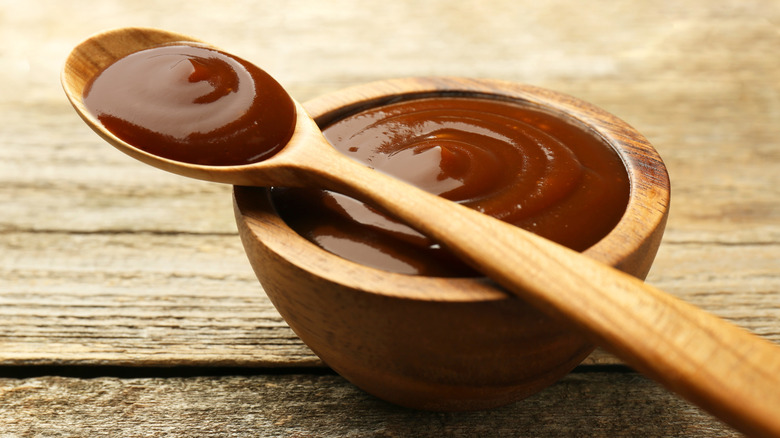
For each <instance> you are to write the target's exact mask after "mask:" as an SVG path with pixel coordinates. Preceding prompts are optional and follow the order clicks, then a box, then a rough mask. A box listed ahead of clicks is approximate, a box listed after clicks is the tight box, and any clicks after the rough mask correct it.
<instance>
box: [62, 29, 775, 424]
mask: <svg viewBox="0 0 780 438" xmlns="http://www.w3.org/2000/svg"><path fill="white" fill-rule="evenodd" d="M171 41H185V42H186V41H189V42H197V41H196V40H195V39H193V38H189V37H186V36H182V35H177V34H173V33H170V32H164V31H157V30H150V29H139V28H129V29H119V30H116V31H112V32H107V33H103V34H99V35H96V36H94V37H92V38H90V39H89V40H87V41H85V42H84V43H82V44H80V45H79V46H77V47H76V48H75V49H74V51H73V53H72V54H71V55H70V56H69V57H68V59H67V61H66V65H65V69H64V71H63V74H62V83H63V87H64V89H65V92H66V95H67V96H68V98H69V99H70V101H71V103H72V104H73V106H74V108H75V109H76V111H77V112H78V113H79V114H80V115H81V117H82V119H83V120H84V121H85V122H86V123H87V124H88V125H90V126H91V127H92V129H93V130H95V131H96V132H97V133H98V134H99V135H101V136H102V137H103V138H104V139H106V140H107V141H108V142H109V143H111V144H112V145H114V146H115V147H117V148H118V149H120V150H122V151H123V152H125V153H127V154H129V155H131V156H133V157H135V158H137V159H139V160H141V161H144V162H146V163H148V164H151V165H154V166H157V167H159V168H162V169H164V170H167V171H171V172H174V173H178V174H181V175H185V176H189V177H194V178H200V179H205V180H210V181H216V182H223V183H229V184H235V185H245V186H246V185H249V186H252V185H254V186H297V187H310V188H324V189H329V190H332V191H335V192H338V193H342V194H345V195H348V196H351V197H353V198H356V199H358V200H361V201H364V202H366V203H368V204H371V205H375V206H377V207H378V208H379V209H382V210H384V211H386V212H387V213H389V214H390V215H392V216H395V217H396V218H398V219H399V220H400V221H402V222H404V223H405V224H407V225H409V226H410V227H412V228H414V229H416V230H417V231H419V232H420V233H422V234H424V235H426V236H428V237H429V238H431V239H433V240H434V241H436V242H439V243H440V244H441V245H443V246H445V247H447V248H448V249H449V250H451V251H452V252H453V253H454V254H456V255H457V256H458V257H460V258H461V259H462V260H463V261H465V262H466V263H468V264H470V265H471V266H472V267H474V268H475V269H476V270H477V271H479V272H481V273H483V274H485V276H486V277H488V278H490V280H491V281H493V282H495V283H496V284H498V285H500V286H501V287H502V290H504V291H506V292H507V293H511V294H513V295H516V296H518V297H520V298H522V299H523V300H525V301H526V302H528V303H530V304H531V305H532V306H534V307H535V308H536V309H538V310H540V311H541V312H543V313H545V314H547V315H549V316H550V317H551V318H555V319H557V320H559V321H562V322H564V323H566V324H568V325H570V326H572V327H575V328H576V330H578V331H579V332H580V333H582V334H583V335H584V336H586V337H587V338H588V339H589V340H590V341H591V342H593V343H594V344H596V345H599V346H602V347H604V348H606V349H608V350H609V351H611V352H612V353H614V354H615V355H617V356H618V357H620V358H621V359H623V360H624V361H626V363H628V364H629V365H631V366H633V367H635V368H637V369H638V370H640V371H642V372H643V373H645V374H646V375H648V376H650V377H652V378H654V379H656V380H657V381H659V382H660V383H662V384H663V385H665V386H666V387H667V388H669V389H670V390H672V391H675V392H677V393H679V394H680V395H682V396H684V397H686V398H688V399H689V400H691V401H693V402H694V403H697V404H698V405H700V406H701V407H703V408H704V409H706V410H708V411H710V412H711V413H713V414H714V415H717V416H718V417H719V418H721V419H723V420H724V421H726V422H728V423H730V424H732V425H734V426H735V427H737V428H738V429H740V430H742V431H743V432H746V433H748V434H751V435H756V436H762V435H763V436H780V416H777V415H776V414H777V412H778V410H780V348H778V347H777V346H775V345H773V344H771V343H770V342H768V341H766V340H763V339H761V338H759V337H757V336H754V335H752V334H750V333H748V332H747V331H745V330H743V329H740V328H738V327H735V326H733V325H731V324H728V323H726V322H725V321H723V320H721V319H719V318H716V317H714V316H712V315H710V314H707V313H706V312H704V311H702V310H701V309H698V308H696V307H694V306H691V305H690V304H687V303H684V302H682V301H680V300H678V299H676V298H674V297H672V296H670V295H669V294H666V293H664V292H662V291H660V290H658V289H656V288H654V287H652V286H649V285H646V284H644V283H643V282H642V281H641V280H640V279H637V278H636V277H634V276H632V275H629V274H627V273H625V272H621V271H620V270H619V269H615V267H611V266H609V265H607V264H605V263H602V262H600V261H598V260H594V259H593V258H590V257H587V256H584V255H582V254H580V253H577V252H575V251H572V250H569V249H567V248H565V247H562V246H560V245H557V244H555V243H553V242H550V241H548V240H546V239H544V238H541V237H539V236H536V235H533V234H531V233H529V232H527V231H524V230H522V229H520V228H518V227H514V226H512V225H509V224H507V223H505V222H502V221H500V220H497V219H494V218H491V217H489V216H486V215H483V214H481V213H479V212H477V211H474V210H471V209H469V208H467V207H464V206H462V205H459V204H457V203H453V202H450V201H447V200H444V199H443V198H440V197H437V196H435V195H431V194H429V193H427V192H424V191H422V190H419V189H416V188H414V187H412V186H409V185H407V184H405V183H403V182H401V181H399V180H396V179H394V178H392V177H389V176H387V175H384V174H381V173H379V172H376V171H373V170H371V169H369V168H367V167H365V166H363V165H361V164H358V163H357V162H354V161H351V160H350V159H348V158H346V157H345V156H343V155H341V154H340V153H339V152H337V151H336V150H335V149H334V148H332V147H330V145H329V144H328V142H327V141H326V140H325V139H324V137H323V135H322V133H321V132H320V130H319V128H318V126H317V124H316V123H315V122H314V120H313V119H311V117H310V116H309V115H308V113H307V112H306V111H305V110H304V108H303V107H302V106H300V105H299V104H296V109H297V118H296V125H295V130H294V133H293V134H292V138H291V139H290V141H289V142H288V144H287V145H286V146H285V147H284V148H283V149H282V150H281V151H280V152H279V153H277V154H276V155H274V156H273V157H271V158H270V159H268V160H266V161H263V162H260V163H255V164H248V165H240V166H202V165H193V164H188V163H182V162H178V161H172V160H168V159H164V158H161V157H157V156H154V155H151V154H148V153H145V152H143V151H142V150H141V149H139V148H136V147H135V146H133V145H129V144H127V143H125V142H123V141H122V140H120V139H119V138H117V137H116V136H114V135H113V134H111V132H109V131H108V130H107V129H106V128H105V127H104V126H102V125H101V124H100V122H99V121H98V120H97V119H96V118H95V117H92V116H90V115H89V113H88V112H86V110H85V107H84V105H83V101H82V96H83V91H84V90H83V88H84V86H85V85H86V84H87V83H88V81H89V79H90V78H91V77H92V76H94V75H95V74H97V73H98V72H99V71H100V69H101V68H102V66H105V65H107V64H108V63H111V62H113V61H114V60H118V59H119V58H121V57H122V56H125V55H126V54H128V53H130V52H133V51H138V50H140V49H143V48H147V47H153V46H156V45H159V44H161V43H166V42H171ZM466 82H467V83H469V81H466ZM470 83H472V84H474V86H475V88H477V89H481V90H482V91H476V92H477V93H483V95H485V96H491V90H490V89H489V88H488V89H485V87H480V86H479V84H477V83H475V82H470ZM521 94H522V93H521ZM530 94H534V93H530ZM493 95H494V94H493ZM535 96H536V98H537V100H539V96H542V98H541V101H551V100H552V101H555V102H556V105H555V106H558V107H560V106H563V107H567V108H571V109H572V110H573V111H574V108H575V107H576V108H578V109H577V110H576V111H575V112H576V113H577V114H579V115H581V117H580V116H578V117H575V118H577V119H579V120H580V121H581V122H583V123H585V124H586V125H587V126H592V127H593V128H594V130H595V131H596V132H598V133H604V132H609V133H611V136H610V137H611V139H613V140H618V141H620V142H623V143H626V144H631V145H633V147H634V148H637V149H639V150H645V151H652V147H651V146H650V145H649V144H648V143H647V141H646V140H645V139H644V137H642V136H641V135H639V134H638V133H636V131H634V130H633V129H631V128H630V127H629V126H628V125H626V124H625V123H624V122H622V121H620V120H619V119H617V118H616V117H614V116H611V115H609V114H608V113H605V112H603V111H601V110H598V109H596V108H594V107H592V106H591V105H584V104H582V103H581V102H579V101H576V100H572V99H570V98H560V97H558V95H555V94H554V93H553V94H549V93H544V92H541V93H536V94H535ZM659 166H662V163H661V161H660V159H659V158H658V157H657V156H655V155H653V156H652V159H651V160H650V162H649V164H648V165H647V166H646V167H645V168H643V169H641V171H642V172H643V173H644V172H647V173H649V174H654V173H655V174H657V172H658V168H659ZM646 194H648V195H649V197H648V198H647V199H645V200H644V202H646V204H644V207H643V208H646V209H650V210H663V211H665V209H666V208H667V203H668V180H665V179H663V178H661V179H659V178H655V179H653V180H652V184H651V185H650V186H649V187H647V192H646ZM632 198H633V194H632ZM664 215H665V213H664ZM441 218H446V220H441ZM642 220H644V216H643V215H639V216H637V217H632V218H630V221H642ZM260 223H262V222H260ZM656 225H658V223H656ZM637 226H638V224H637ZM626 239H627V240H626V242H625V243H626V244H627V245H635V244H636V242H635V239H632V238H630V237H628V236H626ZM300 273H301V276H300V278H296V280H295V281H298V282H300V283H301V284H304V285H306V284H309V285H313V283H311V282H310V277H308V276H307V275H304V271H300ZM364 286H365V285H363V286H360V285H358V287H364ZM432 292H433V295H431V296H430V298H428V300H430V301H437V300H440V299H441V298H442V297H444V296H446V295H447V294H446V292H441V291H437V290H434V291H432ZM334 298H338V297H334ZM346 298H347V300H346V301H345V302H339V303H337V305H339V306H345V307H350V308H351V312H361V311H362V309H361V308H360V307H354V306H355V305H357V304H359V303H357V302H355V301H350V299H349V297H346ZM312 304H314V303H312ZM301 308H302V309H305V308H306V307H305V303H304V306H303V307H301ZM303 311H304V310H302V312H303ZM352 329H353V330H359V329H360V328H359V327H352ZM325 335H326V336H327V333H326V334H325ZM418 335H419V336H424V335H425V333H419V334H418ZM392 347H393V346H392V345H389V346H387V348H392ZM431 347H432V348H435V347H436V346H435V345H431Z"/></svg>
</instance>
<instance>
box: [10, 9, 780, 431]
mask: <svg viewBox="0 0 780 438" xmlns="http://www.w3.org/2000/svg"><path fill="white" fill-rule="evenodd" d="M582 5H585V3H582V2H576V1H567V0H560V1H556V2H533V1H515V0H512V1H504V0H493V1H484V2H478V1H469V2H460V3H453V2H449V1H443V0H441V1H439V0H437V1H411V0H408V1H407V0H404V1H400V0H399V1H391V2H382V3H380V2H359V1H356V0H337V1H331V2H321V1H314V0H306V1H297V2H283V1H276V2H273V1H260V2H252V1H234V2H213V1H211V2H208V1H202V0H188V1H180V0H175V1H168V2H161V1H157V0H155V1H151V0H143V1H134V2H122V1H118V0H116V1H101V2H93V1H86V0H69V1H68V2H60V1H56V0H50V1H47V0H32V1H26V2H12V1H0V36H2V41H3V45H2V47H1V48H0V84H2V85H0V115H2V121H3V122H2V126H0V182H1V184H0V437H3V438H6V437H28V436H87V435H89V436H112V437H121V436H366V435H368V436H432V437H439V436H479V435H481V436H658V437H660V436H701V437H711V436H732V435H737V433H736V432H734V431H733V430H731V429H729V428H728V427H726V426H724V425H722V424H721V423H719V422H718V421H717V420H714V419H712V418H711V417H709V416H708V415H707V414H705V413H703V412H702V411H700V410H699V409H697V408H695V407H693V406H692V405H690V404H688V403H687V402H685V401H682V400H680V399H678V398H677V397H676V396H674V395H671V394H669V393H668V392H666V391H665V390H664V389H662V388H660V387H659V386H658V385H656V384H655V383H654V382H652V381H650V380H648V379H646V378H644V377H643V376H641V375H639V374H636V373H635V372H633V371H632V370H630V369H628V368H627V367H625V366H623V365H622V364H621V363H620V362H619V361H618V360H616V359H615V358H613V357H612V356H610V355H608V354H606V353H604V352H601V351H597V352H596V353H594V354H593V355H592V356H591V357H590V358H589V359H588V360H587V361H586V362H585V363H584V364H583V365H581V366H580V367H578V368H577V369H576V370H575V371H574V372H573V373H571V374H570V375H569V376H568V377H566V378H564V379H563V380H562V381H561V382H559V383H557V384H556V385H554V386H552V387H551V388H549V389H547V390H545V391H543V392H541V393H539V394H537V395H535V396H533V397H531V398H530V399H527V400H525V401H522V402H519V403H516V404H513V405H510V406H506V407H504V408H500V409H496V410H492V411H488V412H475V413H457V414H456V413H428V412H417V411H410V410H406V409H402V408H398V407H395V406H392V405H389V404H387V403H384V402H382V401H379V400H377V399H375V398H373V397H371V396H369V395H366V394H364V393H363V392H361V391H360V390H358V389H356V388H354V387H353V386H351V385H350V384H349V383H347V382H345V381H344V380H343V379H342V378H341V377H339V376H338V375H335V374H334V373H332V372H331V371H329V370H328V369H327V368H326V367H325V366H324V365H323V364H322V363H321V362H320V361H319V360H318V358H317V357H316V356H314V355H313V354H312V353H311V352H310V351H309V350H308V349H307V348H306V347H305V346H304V345H303V344H302V343H301V342H300V341H299V340H298V339H297V337H296V336H295V335H294V334H293V333H292V332H291V330H290V329H289V328H288V327H287V326H286V324H285V323H284V321H282V320H281V318H280V317H279V316H278V314H277V313H276V311H275V310H274V308H273V307H272V306H271V304H270V302H269V301H268V299H267V298H266V297H265V295H264V294H263V291H262V289H261V288H260V286H259V285H258V283H257V281H256V279H255V277H254V275H253V273H252V271H251V268H250V267H249V264H248V262H247V261H246V259H245V256H244V254H243V250H242V248H241V244H240V242H239V239H238V236H237V233H236V228H235V224H234V220H233V216H232V210H231V196H230V187H225V186H220V185H217V184H211V183H205V182H200V181H194V180H187V179H184V178H180V177H177V176H174V175H170V174H166V173H164V172H161V171H158V170H156V169H152V168H149V167H146V166H145V165H143V164H140V163H138V162H136V161H134V160H132V159H130V158H128V157H126V156H124V155H122V154H121V153H119V152H117V151H115V150H113V149H112V148H110V147H108V146H106V145H104V143H103V142H102V141H101V140H100V139H99V138H98V137H97V136H96V135H94V134H93V133H92V132H91V131H90V130H89V129H88V128H87V127H86V126H85V125H83V124H82V123H81V122H80V120H79V119H78V117H77V116H76V114H75V112H74V111H72V109H71V108H70V107H69V105H68V103H67V101H66V100H65V97H64V94H63V92H62V90H61V89H60V85H59V80H58V75H59V70H60V68H61V65H62V62H63V60H64V58H65V56H66V54H67V53H68V51H69V50H70V48H71V47H72V46H74V45H75V44H77V43H78V42H80V41H81V40H82V39H84V38H86V37H87V36H89V35H91V34H93V33H95V32H98V31H100V30H103V29H106V28H112V27H119V26H129V25H144V26H152V27H160V28H165V29H169V30H174V31H179V32H182V33H186V34H191V35H195V36H198V37H200V38H202V39H205V40H206V41H211V42H213V43H214V44H216V45H218V46H221V47H223V48H226V49H228V50H231V51H233V52H235V53H237V54H239V55H241V56H243V57H245V58H248V59H250V60H252V61H254V62H256V63H258V64H259V65H261V66H263V67H265V68H266V69H267V70H268V71H269V72H270V73H272V74H273V75H274V76H275V77H277V78H278V79H279V81H280V82H281V83H282V84H283V85H284V86H285V87H286V88H287V89H288V90H289V91H290V93H291V94H292V95H293V96H294V97H296V98H297V99H299V100H301V101H305V100H307V99H310V98H313V97H315V96H317V95H319V94H321V93H325V92H328V91H333V90H336V89H339V88H342V87H345V86H349V85H355V84H359V83H363V82H367V81H370V80H376V79H386V78H391V77H402V76H421V75H451V76H470V77H492V78H498V79H506V80H512V81H517V82H525V83H530V84H534V85H539V86H543V87H548V88H552V89H555V90H558V91H561V92H564V93H569V94H572V95H575V96H577V97H580V98H583V99H585V100H588V101H591V102H593V103H595V104H597V105H599V106H601V107H603V108H605V109H607V110H608V111H611V112H613V113H615V114H617V115H618V116H619V117H621V118H623V119H625V120H626V121H628V122H629V123H630V124H632V125H633V126H635V127H636V128H637V129H638V130H639V131H641V132H643V133H644V134H645V135H646V136H647V137H648V138H649V139H650V141H651V142H652V143H653V144H654V145H655V146H656V148H657V149H658V151H659V152H660V153H661V155H662V156H663V157H664V159H665V161H666V163H667V165H668V168H669V171H670V174H671V178H672V188H673V190H672V191H673V195H672V213H671V216H670V220H669V224H668V228H667V233H666V235H665V239H664V242H663V245H662V248H661V250H660V253H659V255H658V258H657V262H656V264H655V266H654V268H653V270H652V272H651V274H650V276H649V278H648V282H650V283H652V284H655V285H657V286H659V287H661V288H662V289H665V290H667V291H669V292H671V293H673V294H675V295H678V296H680V297H682V298H684V299H685V300H688V301H690V302H692V303H694V304H696V305H698V306H701V307H703V308H705V309H707V310H709V311H711V312H713V313H715V314H717V315H719V316H722V317H723V318H726V319H728V320H730V321H733V322H734V323H736V324H738V325H741V326H743V327H745V328H747V329H749V330H752V331H754V332H755V333H757V334H759V335H761V336H764V337H766V338H768V339H771V340H772V341H774V342H780V299H779V297H780V267H779V264H778V256H780V62H778V59H780V32H779V31H778V29H779V28H780V3H778V2H777V1H772V0H767V1H742V0H714V1H713V0H692V1H688V2H684V3H683V2H675V1H639V2H610V1H596V2H588V3H587V6H585V7H582Z"/></svg>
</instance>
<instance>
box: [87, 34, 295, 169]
mask: <svg viewBox="0 0 780 438" xmlns="http://www.w3.org/2000/svg"><path fill="white" fill-rule="evenodd" d="M83 101H84V105H85V106H86V107H87V109H88V110H89V111H90V112H91V113H92V114H93V115H94V116H95V117H97V119H98V120H99V121H100V123H102V124H103V126H105V127H106V128H107V129H108V130H109V131H111V132H112V133H113V134H114V135H116V136H117V137H119V138H120V139H122V140H124V141H125V142H127V143H129V144H131V145H133V146H135V147H137V148H139V149H142V150H144V151H147V152H149V153H152V154H154V155H158V156H161V157H165V158H169V159H172V160H176V161H182V162H187V163H193V164H202V165H214V166H224V165H241V164H249V163H254V162H257V161H261V160H264V159H266V158H268V157H270V156H272V155H274V154H275V153H276V152H278V151H279V150H281V149H282V148H283V147H284V145H285V144H286V143H287V141H288V140H289V139H290V136H291V135H292V132H293V130H294V127H295V106H294V104H293V101H292V99H291V98H290V96H289V95H288V94H287V93H286V92H285V91H284V89H283V88H282V87H281V85H279V84H278V83H277V82H276V81H275V80H274V79H273V78H272V77H271V76H269V75H268V74H267V73H266V72H264V71H263V70H261V69H259V68H257V67H256V66H254V65H252V64H251V63H249V62H246V61H244V60H242V59H240V58H237V57H234V56H232V55H229V54H227V53H224V52H221V51H218V50H215V49H212V48H208V47H205V46H200V45H197V44H194V43H175V44H167V45H162V46H159V47H153V48H150V49H146V50H142V51H139V52H136V53H133V54H130V55H128V56H126V57H124V58H121V59H119V60H117V61H116V62H114V63H113V64H111V65H109V66H108V67H107V68H105V69H104V70H103V71H102V72H101V73H100V74H98V75H96V76H95V78H93V80H92V81H91V82H90V83H88V84H87V86H86V87H85V91H84V96H83Z"/></svg>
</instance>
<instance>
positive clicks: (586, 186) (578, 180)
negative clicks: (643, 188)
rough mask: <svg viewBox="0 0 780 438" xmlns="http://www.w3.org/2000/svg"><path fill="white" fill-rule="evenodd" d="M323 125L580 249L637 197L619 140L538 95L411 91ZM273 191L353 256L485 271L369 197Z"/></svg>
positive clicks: (373, 159) (401, 173)
mask: <svg viewBox="0 0 780 438" xmlns="http://www.w3.org/2000/svg"><path fill="white" fill-rule="evenodd" d="M324 133H325V136H326V137H327V138H328V140H329V141H330V142H331V143H332V144H333V145H334V146H335V147H336V148H337V149H338V150H340V151H341V152H343V153H344V154H345V155H347V156H349V157H352V158H354V159H356V160H359V161H361V162H364V163H366V164H367V165H368V166H370V167H372V168H375V169H377V170H380V171H382V172H385V173H388V174H391V175H394V176H396V177H398V178H400V179H402V180H405V181H407V182H409V183H411V184H414V185H416V186H418V187H420V188H422V189H424V190H427V191H429V192H431V193H434V194H437V195H440V196H443V197H445V198H447V199H450V200H453V201H456V202H459V203H462V204H465V205H467V206H469V207H471V208H474V209H476V210H478V211H481V212H484V213H486V214H489V215H492V216H495V217H497V218H499V219H502V220H504V221H506V222H509V223H512V224H515V225H517V226H520V227H523V228H525V229H527V230H529V231H532V232H534V233H536V234H539V235H541V236H544V237H547V238H549V239H551V240H554V241H556V242H558V243H561V244H563V245H566V246H568V247H570V248H572V249H575V250H578V251H583V250H585V249H587V248H588V247H590V246H592V245H593V244H595V243H596V242H598V241H599V240H600V239H601V238H603V237H604V236H605V235H606V234H607V233H609V231H610V230H611V229H612V228H613V227H614V226H615V225H616V224H617V222H618V221H619V220H620V217H621V216H622V215H623V212H624V211H625V208H626V205H627V202H628V196H629V183H628V175H627V172H626V170H625V167H624V165H623V162H622V161H621V159H620V157H618V155H617V153H615V151H614V150H612V149H611V148H610V147H609V146H608V145H607V144H606V143H605V142H604V141H603V140H602V139H601V138H600V137H598V136H596V135H595V134H593V133H592V132H590V131H588V130H587V129H585V128H583V127H581V126H579V125H578V124H575V123H573V122H570V121H568V120H566V119H563V118H561V117H560V116H556V115H553V114H551V113H550V112H547V111H544V110H541V109H539V108H535V107H532V106H530V105H520V104H514V103H508V102H503V101H498V100H490V99H482V98H457V97H437V98H428V99H418V100H410V101H406V102H400V103H396V104H392V105H387V106H381V107H377V108H373V109H369V110H366V111H363V112H360V113H358V114H355V115H352V116H349V117H346V118H344V119H342V120H339V121H336V122H334V123H333V124H331V125H330V126H327V127H326V128H325V129H324ZM272 195H273V200H274V204H275V206H276V208H277V210H278V212H279V214H280V215H281V217H282V218H283V219H284V220H285V221H286V222H287V223H288V224H289V225H290V226H291V227H292V228H293V229H294V230H296V231H297V232H298V233H300V234H301V235H302V236H304V237H305V238H307V239H309V240H310V241H312V242H314V243H315V244H317V245H319V246H320V247H322V248H324V249H326V250H328V251H330V252H333V253H335V254H337V255H340V256H342V257H344V258H346V259H349V260H352V261H356V262H359V263H361V264H364V265H368V266H372V267H376V268H380V269H384V270H388V271H393V272H399V273H405V274H418V275H430V276H448V277H452V276H473V275H477V274H476V273H475V272H474V271H473V270H471V268H469V267H468V266H466V265H465V264H463V263H462V262H460V261H459V260H458V259H457V258H456V257H455V256H453V255H451V254H450V253H449V252H448V251H446V249H444V248H441V247H440V246H439V245H438V244H436V243H435V242H432V241H430V240H429V239H428V238H426V237H425V236H423V235H421V234H419V233H418V232H416V231H414V230H412V229H411V228H409V227H407V226H405V225H403V224H401V223H399V222H397V221H395V220H394V219H392V218H390V217H388V216H386V215H384V214H383V213H381V212H379V211H377V210H375V209H373V208H371V207H370V206H367V205H365V204H363V203H362V202H359V201H356V200H354V199H351V198H349V197H346V196H343V195H340V194H336V193H332V192H328V191H318V190H308V189H286V188H285V189H282V188H275V189H274V190H273V192H272ZM439 220H441V221H446V220H447V218H446V217H443V218H439Z"/></svg>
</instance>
